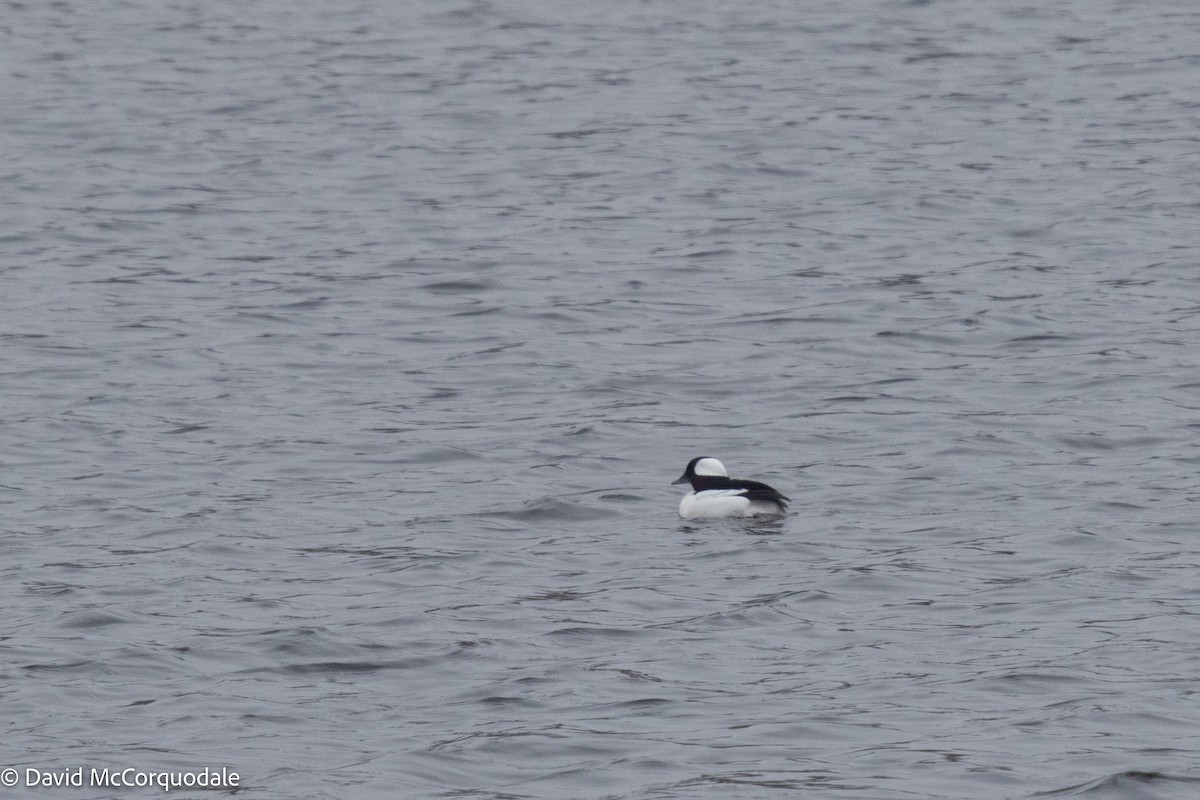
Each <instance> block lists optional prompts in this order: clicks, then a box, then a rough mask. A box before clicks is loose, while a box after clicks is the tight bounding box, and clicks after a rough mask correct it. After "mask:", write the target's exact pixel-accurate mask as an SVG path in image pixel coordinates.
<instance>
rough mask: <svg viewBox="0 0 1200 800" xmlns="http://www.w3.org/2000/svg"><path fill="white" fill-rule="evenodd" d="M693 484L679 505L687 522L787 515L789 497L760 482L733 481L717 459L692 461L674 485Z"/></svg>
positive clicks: (694, 459) (696, 459) (701, 458)
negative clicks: (690, 520) (689, 520)
mask: <svg viewBox="0 0 1200 800" xmlns="http://www.w3.org/2000/svg"><path fill="white" fill-rule="evenodd" d="M689 482H690V483H691V484H692V491H690V492H688V493H687V494H685V495H684V496H683V500H681V501H680V502H679V516H681V517H683V518H684V519H732V518H737V517H763V516H779V515H780V514H786V513H787V503H788V498H786V497H784V496H783V495H782V494H780V493H779V492H778V491H776V490H775V489H772V488H771V487H770V486H767V485H766V484H765V483H759V482H758V481H746V480H740V479H738V478H730V477H729V475H728V473H726V472H725V465H724V464H722V463H721V462H720V461H718V460H717V459H715V458H708V457H705V456H701V457H700V458H693V459H692V461H691V463H689V464H688V465H687V470H686V471H685V472H684V473H683V476H682V477H681V478H680V479H679V480H677V481H675V483H689Z"/></svg>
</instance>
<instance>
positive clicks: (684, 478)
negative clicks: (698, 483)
mask: <svg viewBox="0 0 1200 800" xmlns="http://www.w3.org/2000/svg"><path fill="white" fill-rule="evenodd" d="M687 482H688V476H687V475H680V476H679V478H678V479H677V480H673V481H671V485H672V486H674V485H675V484H677V483H687Z"/></svg>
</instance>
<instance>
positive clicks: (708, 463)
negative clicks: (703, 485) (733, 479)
mask: <svg viewBox="0 0 1200 800" xmlns="http://www.w3.org/2000/svg"><path fill="white" fill-rule="evenodd" d="M693 471H694V472H695V473H696V474H697V475H708V476H710V477H716V478H728V477H729V473H728V472H726V471H725V465H724V464H722V463H721V462H720V461H717V460H716V459H715V458H702V459H700V460H699V461H697V462H696V467H695V469H694V470H693Z"/></svg>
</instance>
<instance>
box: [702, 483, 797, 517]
mask: <svg viewBox="0 0 1200 800" xmlns="http://www.w3.org/2000/svg"><path fill="white" fill-rule="evenodd" d="M782 513H783V510H782V509H781V508H780V507H779V504H778V503H755V502H754V501H752V500H751V499H750V498H748V497H746V490H745V489H709V490H707V491H704V492H688V493H687V494H685V495H684V496H683V499H682V500H680V501H679V516H681V517H683V518H684V519H729V518H731V517H762V516H778V515H779V514H782Z"/></svg>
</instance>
